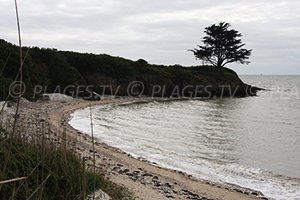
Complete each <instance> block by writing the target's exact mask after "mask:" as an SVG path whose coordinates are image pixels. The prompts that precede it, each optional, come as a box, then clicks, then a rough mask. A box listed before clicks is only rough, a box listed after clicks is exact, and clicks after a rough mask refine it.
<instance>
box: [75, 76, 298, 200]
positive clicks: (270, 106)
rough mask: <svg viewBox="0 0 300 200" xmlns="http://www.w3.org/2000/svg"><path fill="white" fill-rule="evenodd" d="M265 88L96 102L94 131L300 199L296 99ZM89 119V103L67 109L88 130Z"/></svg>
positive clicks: (156, 158)
mask: <svg viewBox="0 0 300 200" xmlns="http://www.w3.org/2000/svg"><path fill="white" fill-rule="evenodd" d="M297 80H298V81H299V77H298V79H297ZM268 81H270V80H268ZM297 83H298V82H297ZM285 91H287V92H288V91H291V90H285ZM268 95H270V94H267V92H263V93H261V95H260V96H259V97H249V98H236V99H218V100H207V101H173V102H160V103H158V102H151V103H142V104H139V103H137V104H126V105H105V106H97V107H94V108H93V114H94V123H95V126H94V131H95V136H96V137H98V138H99V139H100V140H101V141H103V142H105V143H107V144H109V145H111V146H114V147H118V148H120V149H122V150H124V151H126V152H128V153H130V154H132V155H133V156H135V157H144V158H146V159H147V160H150V161H153V162H156V163H158V164H160V165H162V166H165V167H169V168H173V169H178V170H182V171H186V172H188V173H190V174H192V175H194V176H195V177H198V178H204V179H209V180H213V181H217V182H222V183H224V182H225V183H233V184H237V185H240V186H244V187H248V188H252V189H256V190H260V191H262V192H263V193H264V194H265V195H266V196H268V197H272V198H274V199H300V181H299V180H300V156H299V152H300V144H299V141H300V133H299V126H300V124H299V122H298V120H299V117H300V108H299V103H298V102H299V99H298V101H295V99H294V98H275V97H271V96H268ZM293 104H294V105H293ZM89 123H90V121H89V109H84V110H78V111H76V112H75V113H73V114H72V120H71V121H70V124H71V125H72V126H73V127H74V128H76V129H78V130H80V131H82V132H85V133H87V134H89V132H90V127H89Z"/></svg>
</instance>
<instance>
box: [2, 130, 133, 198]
mask: <svg viewBox="0 0 300 200" xmlns="http://www.w3.org/2000/svg"><path fill="white" fill-rule="evenodd" d="M0 132H2V133H1V134H0V135H1V137H0V138H1V139H0V160H1V162H0V181H2V180H10V179H13V178H18V177H27V179H26V180H24V181H18V182H15V183H7V184H2V185H0V199H3V200H6V199H11V198H12V199H27V198H28V197H29V196H30V195H31V194H32V193H33V192H34V191H35V190H36V189H37V188H38V187H39V186H40V185H41V183H42V182H43V181H44V180H45V179H46V177H47V176H48V175H50V176H49V178H48V179H47V181H46V182H45V184H44V187H41V189H40V190H38V191H37V192H36V193H35V194H34V196H33V199H46V200H48V199H49V200H51V199H53V200H55V199H79V197H80V195H81V192H82V185H81V184H82V174H83V169H82V164H81V161H80V159H79V158H78V157H76V156H75V154H73V153H72V152H69V151H65V150H62V149H57V150H54V149H53V148H49V147H45V146H41V145H32V144H27V143H25V142H24V141H20V140H16V139H13V140H12V139H4V137H3V136H4V135H3V133H4V132H3V130H2V129H0ZM5 161H7V166H6V171H3V169H4V165H5ZM94 179H95V183H96V189H97V188H101V189H102V190H104V191H105V192H107V193H108V194H109V195H110V196H111V197H112V198H113V199H123V198H125V197H129V195H128V193H127V192H126V191H124V190H123V189H122V188H120V187H119V186H117V185H115V184H113V183H111V182H110V181H108V180H106V179H105V178H104V176H103V175H101V174H93V173H90V172H85V181H86V186H85V188H87V189H88V191H87V193H91V192H92V191H91V188H93V181H94Z"/></svg>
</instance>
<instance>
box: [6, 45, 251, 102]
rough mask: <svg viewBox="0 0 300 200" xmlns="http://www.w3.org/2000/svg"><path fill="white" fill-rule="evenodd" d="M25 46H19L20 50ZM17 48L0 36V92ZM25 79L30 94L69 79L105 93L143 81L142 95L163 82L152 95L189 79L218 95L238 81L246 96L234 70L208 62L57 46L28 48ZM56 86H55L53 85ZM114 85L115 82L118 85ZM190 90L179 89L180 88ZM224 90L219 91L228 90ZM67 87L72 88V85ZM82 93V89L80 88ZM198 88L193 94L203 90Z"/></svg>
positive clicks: (11, 74)
mask: <svg viewBox="0 0 300 200" xmlns="http://www.w3.org/2000/svg"><path fill="white" fill-rule="evenodd" d="M27 50H28V48H26V47H24V48H23V51H24V55H25V54H26V52H27ZM18 54H19V50H18V47H17V46H16V45H13V44H10V43H8V42H6V41H4V40H0V85H1V87H0V98H2V99H3V98H4V97H6V96H7V94H8V87H9V85H10V83H11V82H12V81H13V80H14V78H15V76H16V74H17V71H18V66H19V64H18V62H19V58H18ZM23 70H24V71H23V75H24V82H25V84H26V88H27V90H26V94H25V96H27V97H32V95H31V93H32V91H33V89H34V86H36V85H41V86H43V92H50V93H52V92H60V91H61V90H64V88H66V87H67V86H68V85H74V86H78V85H84V86H88V85H92V86H93V88H92V90H93V91H96V92H98V93H101V94H102V93H103V92H104V89H103V88H102V87H100V86H103V85H110V86H111V89H110V90H106V91H105V93H106V94H111V93H113V94H117V95H126V89H127V86H128V85H129V84H130V83H131V82H133V81H141V82H143V83H144V86H145V87H144V92H143V95H152V94H153V86H154V85H160V86H164V88H165V90H164V92H161V93H159V92H157V93H155V95H157V96H170V95H172V93H173V90H174V88H175V87H176V86H178V89H179V90H180V91H182V90H183V88H184V87H186V86H188V85H192V86H196V85H201V86H208V85H210V86H211V87H210V88H209V92H210V93H211V94H212V95H217V96H218V95H220V92H221V91H220V90H221V89H220V88H219V86H220V85H228V86H229V87H230V88H231V90H232V91H233V90H234V89H235V88H236V87H237V86H238V88H237V92H236V93H235V94H234V95H235V96H245V95H246V93H247V89H246V86H247V85H245V84H244V83H243V82H242V81H241V80H240V79H239V78H238V76H237V74H236V73H235V72H234V71H232V70H230V69H228V68H223V69H222V70H219V69H217V68H216V67H213V66H194V67H182V66H180V65H173V66H163V65H152V64H149V63H147V62H146V61H145V60H142V59H140V60H137V61H132V60H128V59H124V58H120V57H113V56H110V55H106V54H100V55H95V54H88V53H76V52H69V51H58V50H56V49H45V48H38V47H33V48H30V49H29V50H28V55H27V57H26V59H25V63H24V67H23ZM58 86H59V89H60V90H58V89H57V88H58ZM118 86H120V87H119V88H118ZM191 92H192V93H194V91H187V90H185V91H183V92H182V95H184V94H183V93H191ZM229 92H230V91H225V93H224V94H223V95H226V94H227V95H229ZM67 93H70V94H72V91H68V92H67ZM82 95H84V94H82ZM205 95H207V94H203V93H201V92H200V93H197V94H193V96H205Z"/></svg>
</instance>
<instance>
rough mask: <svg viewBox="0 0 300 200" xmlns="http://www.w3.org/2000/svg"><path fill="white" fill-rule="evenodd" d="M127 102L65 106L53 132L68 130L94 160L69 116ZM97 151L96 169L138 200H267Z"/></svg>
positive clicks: (52, 116)
mask: <svg viewBox="0 0 300 200" xmlns="http://www.w3.org/2000/svg"><path fill="white" fill-rule="evenodd" d="M127 101H132V99H114V100H112V99H108V100H102V101H97V102H87V101H79V100H78V101H73V102H68V103H64V104H63V106H58V109H56V110H55V111H54V112H51V113H49V117H48V120H49V122H50V127H51V130H52V131H59V132H61V130H65V133H66V135H67V136H68V137H69V138H70V140H76V145H77V148H76V149H77V153H79V154H82V155H85V156H88V157H90V158H91V157H92V153H91V152H92V143H91V139H90V137H89V136H87V135H84V134H82V133H80V132H78V131H77V130H74V129H73V128H72V127H70V126H69V125H68V120H69V117H70V114H71V113H72V112H74V111H75V110H77V109H82V108H86V107H88V106H90V105H92V106H93V105H101V104H106V103H120V102H127ZM56 106H57V105H56ZM95 151H96V163H97V166H98V167H99V168H101V169H102V170H103V171H104V172H105V174H106V176H107V177H108V178H109V179H110V180H112V181H113V182H115V183H117V184H119V185H122V186H124V187H126V188H128V190H129V191H130V192H132V193H133V194H134V195H135V196H136V197H137V198H138V199H155V200H159V199H224V200H243V199H245V200H247V199H267V198H265V197H262V194H261V193H260V192H256V191H251V190H248V189H244V188H240V187H236V186H225V185H219V184H215V183H212V182H208V181H205V180H196V179H194V178H193V177H191V176H189V175H187V174H185V173H183V172H178V171H175V170H171V169H165V168H161V167H159V166H155V165H154V164H151V163H149V162H147V161H142V160H138V159H135V158H133V157H131V156H130V155H128V154H126V153H124V152H122V151H120V150H118V149H116V148H113V147H110V146H108V145H106V144H104V143H101V142H96V145H95Z"/></svg>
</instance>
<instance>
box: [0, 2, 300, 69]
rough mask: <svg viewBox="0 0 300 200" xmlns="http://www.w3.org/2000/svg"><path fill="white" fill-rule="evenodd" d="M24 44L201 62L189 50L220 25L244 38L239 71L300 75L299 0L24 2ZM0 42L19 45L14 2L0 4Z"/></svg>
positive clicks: (154, 60)
mask: <svg viewBox="0 0 300 200" xmlns="http://www.w3.org/2000/svg"><path fill="white" fill-rule="evenodd" d="M18 3H19V11H20V18H21V26H22V37H23V43H24V45H28V46H39V47H49V48H57V49H61V50H72V51H79V52H89V53H97V54H98V53H107V54H111V55H115V56H121V57H125V58H130V59H133V60H137V59H139V58H143V59H145V60H147V61H148V62H150V63H154V64H167V65H171V64H181V65H185V66H189V65H198V64H201V62H200V61H199V60H195V58H194V56H193V54H192V53H191V52H189V51H187V50H188V49H192V48H194V47H196V46H197V44H201V39H202V37H203V36H204V33H203V31H204V28H205V27H207V26H209V25H211V24H213V23H218V22H220V21H226V22H229V23H231V24H232V28H234V29H237V30H238V31H240V32H241V33H242V34H243V38H242V40H243V42H244V43H246V48H251V49H253V53H252V56H251V59H250V61H251V63H250V64H249V65H248V66H247V65H238V64H230V65H228V67H231V68H233V69H235V70H236V71H237V72H238V73H239V74H300V1H299V0H289V1H280V0H243V1H241V0H227V1H220V0H216V1H207V0H206V1H204V0H151V1H146V0H126V1H124V0H101V1H100V0H88V1H86V0H19V1H18ZM0 5H1V6H0V24H1V26H0V34H1V35H0V38H1V39H5V40H7V41H9V42H12V43H15V44H16V43H17V29H16V20H15V11H14V2H13V0H0Z"/></svg>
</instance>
